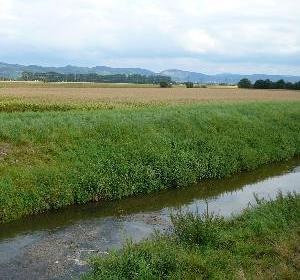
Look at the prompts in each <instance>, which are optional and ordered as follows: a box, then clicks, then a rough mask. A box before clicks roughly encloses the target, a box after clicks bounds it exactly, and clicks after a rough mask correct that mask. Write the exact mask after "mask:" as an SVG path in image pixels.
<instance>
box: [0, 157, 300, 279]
mask: <svg viewBox="0 0 300 280" xmlns="http://www.w3.org/2000/svg"><path fill="white" fill-rule="evenodd" d="M279 191H281V192H282V193H283V194H286V193H288V192H300V159H294V160H292V161H288V162H284V163H280V164H274V165H269V166H265V167H262V168H260V169H258V170H256V171H253V172H247V173H241V174H238V175H235V176H232V177H230V178H225V179H220V180H209V181H203V182H201V183H200V184H196V185H193V186H190V187H187V188H180V189H171V190H167V191H163V192H159V193H156V194H152V195H144V196H139V197H132V198H127V199H123V200H120V201H111V202H101V203H91V204H88V205H84V206H72V207H68V208H66V209H63V210H59V211H51V212H49V213H45V214H41V215H37V216H31V217H27V218H25V219H22V220H19V221H15V222H13V223H9V224H5V225H0V279H70V278H72V277H74V276H75V277H78V276H79V275H80V274H81V273H83V272H85V271H87V270H88V269H89V267H88V264H87V259H88V258H89V257H90V256H91V255H94V254H100V255H106V254H107V253H108V251H109V250H111V249H117V248H121V247H122V245H124V243H125V242H126V241H127V240H128V239H131V240H133V241H134V242H138V241H140V240H142V239H144V238H147V237H149V236H150V235H151V234H152V233H153V231H154V230H165V229H167V228H168V227H169V225H170V219H169V216H170V213H172V212H176V211H178V210H179V209H183V210H190V211H197V212H204V211H205V210H206V208H207V206H208V209H209V211H210V212H214V213H216V214H218V215H223V216H225V217H230V216H232V215H236V214H238V213H240V212H241V211H242V210H243V209H245V208H246V207H249V203H250V204H252V205H253V204H255V198H254V194H256V195H257V196H258V197H261V198H262V197H264V198H266V199H271V198H274V197H276V195H277V194H278V192H279Z"/></svg>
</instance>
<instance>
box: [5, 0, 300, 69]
mask: <svg viewBox="0 0 300 280" xmlns="http://www.w3.org/2000/svg"><path fill="white" fill-rule="evenodd" d="M299 27H300V0H284V1H282V0H172V1H171V0H131V1H130V0H110V1H107V0H63V1H62V0H0V61H1V62H7V63H19V64H26V65H27V64H39V65H45V66H63V65H68V64H71V65H78V66H96V65H107V66H113V67H142V68H147V69H150V70H154V71H156V72H159V71H161V70H165V69H173V68H177V69H182V70H190V71H196V72H202V73H208V74H214V73H229V72H230V73H242V74H246V73H249V74H250V73H267V74H291V75H300V28H299Z"/></svg>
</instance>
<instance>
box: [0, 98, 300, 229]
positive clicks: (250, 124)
mask: <svg viewBox="0 0 300 280" xmlns="http://www.w3.org/2000/svg"><path fill="white" fill-rule="evenodd" d="M299 119H300V110H299V102H293V103H291V102H282V103H277V102H276V103H268V102H266V103H235V104H230V103H226V104H195V105H172V106H153V107H149V108H135V109H133V108H130V109H114V110H95V111H93V110H92V111H79V110H75V111H68V112H61V111H58V112H22V113H20V112H19V113H18V112H14V113H1V114H0V159H1V161H0V175H1V177H0V222H2V223H3V222H8V221H11V220H14V219H17V218H20V217H22V216H26V215H30V214H35V213H38V212H42V211H45V210H49V209H58V208H61V207H64V206H67V205H71V204H82V203H86V202H88V201H101V200H104V199H119V198H122V197H125V196H130V195H134V194H139V193H150V192H153V191H157V190H161V189H166V188H172V187H182V186H187V185H189V184H192V183H195V182H198V181H201V180H202V179H211V178H222V177H226V176H229V175H231V174H234V173H236V172H240V171H246V170H253V169H255V168H257V167H258V166H261V165H263V164H268V163H271V162H276V161H281V160H286V159H289V158H292V157H293V156H295V155H299V153H300V139H299V131H300V121H299Z"/></svg>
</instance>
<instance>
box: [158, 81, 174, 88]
mask: <svg viewBox="0 0 300 280" xmlns="http://www.w3.org/2000/svg"><path fill="white" fill-rule="evenodd" d="M159 86H160V87H161V88H171V87H172V84H171V82H169V81H161V82H160V83H159Z"/></svg>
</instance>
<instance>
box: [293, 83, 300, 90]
mask: <svg viewBox="0 0 300 280" xmlns="http://www.w3.org/2000/svg"><path fill="white" fill-rule="evenodd" d="M294 89H297V90H300V81H299V82H296V83H294Z"/></svg>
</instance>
